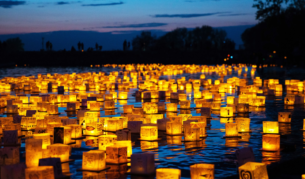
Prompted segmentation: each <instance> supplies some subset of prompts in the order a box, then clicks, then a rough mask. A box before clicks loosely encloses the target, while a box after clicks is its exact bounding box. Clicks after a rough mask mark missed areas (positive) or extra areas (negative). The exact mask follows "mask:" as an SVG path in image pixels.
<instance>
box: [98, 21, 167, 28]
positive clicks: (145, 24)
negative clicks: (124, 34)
mask: <svg viewBox="0 0 305 179" xmlns="http://www.w3.org/2000/svg"><path fill="white" fill-rule="evenodd" d="M165 25H167V23H156V22H152V23H144V24H126V25H118V26H105V27H103V28H143V27H160V26H165Z"/></svg>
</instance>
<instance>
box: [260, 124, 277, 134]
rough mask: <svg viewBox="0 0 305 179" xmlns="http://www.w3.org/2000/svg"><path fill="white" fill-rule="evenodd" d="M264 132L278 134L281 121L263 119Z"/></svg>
mask: <svg viewBox="0 0 305 179" xmlns="http://www.w3.org/2000/svg"><path fill="white" fill-rule="evenodd" d="M263 133H266V134H267V133H269V134H278V133H279V123H278V122H277V121H263Z"/></svg>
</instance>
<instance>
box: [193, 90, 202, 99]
mask: <svg viewBox="0 0 305 179" xmlns="http://www.w3.org/2000/svg"><path fill="white" fill-rule="evenodd" d="M194 98H195V99H201V98H202V94H201V92H200V91H195V92H194Z"/></svg>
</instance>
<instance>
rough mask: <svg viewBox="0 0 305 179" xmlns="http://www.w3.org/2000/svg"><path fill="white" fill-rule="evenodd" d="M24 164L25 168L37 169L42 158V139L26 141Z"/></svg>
mask: <svg viewBox="0 0 305 179" xmlns="http://www.w3.org/2000/svg"><path fill="white" fill-rule="evenodd" d="M25 146H26V147H25V163H26V166H27V167H37V166H38V165H39V159H41V158H42V139H26V141H25Z"/></svg>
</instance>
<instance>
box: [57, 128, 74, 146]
mask: <svg viewBox="0 0 305 179" xmlns="http://www.w3.org/2000/svg"><path fill="white" fill-rule="evenodd" d="M53 138H54V143H61V144H69V143H71V127H68V126H64V127H54V135H53Z"/></svg>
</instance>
